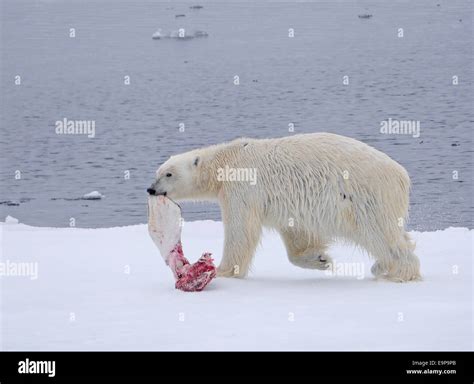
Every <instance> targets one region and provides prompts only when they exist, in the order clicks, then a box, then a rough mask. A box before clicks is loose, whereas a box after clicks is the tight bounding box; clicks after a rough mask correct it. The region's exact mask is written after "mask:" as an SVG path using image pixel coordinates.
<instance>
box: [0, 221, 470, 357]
mask: <svg viewBox="0 0 474 384" xmlns="http://www.w3.org/2000/svg"><path fill="white" fill-rule="evenodd" d="M412 235H413V237H414V238H415V239H416V241H417V254H418V255H419V256H420V259H421V262H422V272H423V275H424V281H423V282H419V283H408V284H399V283H391V282H386V281H374V280H373V278H372V276H371V275H370V266H371V262H370V260H369V259H368V257H367V256H365V255H364V254H363V253H362V252H361V251H360V250H358V249H355V248H354V247H350V246H346V245H336V246H334V247H332V249H331V250H330V254H332V256H333V258H334V260H335V262H337V263H339V265H342V266H344V265H346V266H347V265H358V266H359V269H352V271H353V272H355V273H352V274H351V273H350V272H351V268H346V270H345V271H346V273H341V271H342V272H344V268H341V269H338V273H334V274H333V275H329V274H327V273H325V272H322V271H314V270H303V269H300V268H297V267H295V266H293V265H291V264H290V263H289V262H288V261H287V259H286V255H285V251H284V247H283V245H282V243H281V241H280V240H279V238H278V235H277V234H276V233H274V232H265V237H264V239H263V241H262V244H261V246H260V248H259V249H258V252H257V255H256V258H255V262H254V266H253V272H252V273H251V275H250V276H249V277H248V278H247V279H243V280H242V279H224V278H216V279H215V280H213V281H212V282H211V284H210V285H209V286H208V287H206V289H205V290H204V291H202V292H182V291H179V290H176V289H174V278H173V275H172V273H171V272H170V270H169V268H168V267H167V266H166V265H165V263H164V262H163V259H162V258H161V256H160V254H159V252H158V250H157V248H156V247H155V245H154V244H153V242H152V240H151V239H150V238H149V236H148V232H147V227H146V226H145V225H137V226H129V227H119V228H107V229H78V228H39V227H30V226H27V225H24V224H14V225H11V224H9V225H6V224H4V223H0V242H1V247H0V249H1V251H2V255H1V256H2V257H1V261H2V263H7V262H8V263H9V265H12V263H24V264H25V263H30V264H32V265H33V264H34V265H37V278H35V279H33V278H29V277H27V276H20V275H18V276H11V275H8V274H4V275H3V276H1V277H0V279H1V280H0V281H1V284H2V287H1V299H2V311H1V314H2V318H1V320H2V324H1V326H2V330H3V335H2V336H3V338H2V340H1V348H2V349H5V350H472V346H473V344H472V340H473V333H472V331H473V330H472V303H473V301H472V244H473V230H468V229H466V228H448V229H445V230H443V231H436V232H424V233H420V232H412ZM182 239H183V247H184V255H185V256H186V257H187V258H188V259H189V260H190V261H191V262H193V261H195V260H196V259H197V258H198V257H199V256H200V255H201V254H202V252H204V251H211V252H213V253H214V256H215V258H216V262H218V261H219V259H220V255H221V249H222V243H223V227H222V223H220V222H213V221H198V222H190V223H186V224H185V226H184V228H183V236H182ZM361 263H362V264H361ZM360 268H363V269H360ZM25 270H27V269H25ZM361 271H362V272H363V273H362V274H361V273H360V272H361Z"/></svg>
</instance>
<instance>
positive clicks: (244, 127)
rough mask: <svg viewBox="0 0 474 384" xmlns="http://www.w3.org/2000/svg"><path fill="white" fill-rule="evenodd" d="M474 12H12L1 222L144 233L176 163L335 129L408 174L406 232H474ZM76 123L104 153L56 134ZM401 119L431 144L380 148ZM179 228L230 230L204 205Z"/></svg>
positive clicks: (244, 5) (402, 141)
mask: <svg viewBox="0 0 474 384" xmlns="http://www.w3.org/2000/svg"><path fill="white" fill-rule="evenodd" d="M472 4H473V3H472V1H452V0H449V1H447V0H435V1H428V0H423V1H375V0H374V1H320V2H314V1H313V2H299V3H297V2H270V1H266V2H263V1H256V2H248V1H246V2H244V1H240V2H223V1H221V2H197V3H189V2H178V1H174V2H158V1H141V0H138V1H132V0H127V1H123V0H122V1H107V0H93V1H90V0H86V1H84V0H81V1H79V0H59V1H51V0H50V1H32V0H31V1H25V0H20V1H18V0H14V1H13V0H3V1H1V13H0V24H1V30H0V43H1V44H0V46H1V52H0V53H1V61H0V65H1V66H0V76H1V77H0V81H1V95H2V97H1V120H0V122H1V137H0V165H1V167H0V219H1V220H3V218H4V217H6V216H7V215H10V216H13V217H15V218H18V219H19V220H20V222H23V223H26V224H30V225H35V226H54V227H67V226H70V225H71V223H73V224H74V225H75V226H77V227H91V228H96V227H112V226H123V225H130V224H137V223H144V222H146V220H147V218H146V197H147V196H146V192H145V190H146V188H147V187H148V186H149V185H150V184H151V182H152V180H153V177H154V173H155V170H156V169H157V168H158V166H159V165H160V164H161V163H163V162H164V161H165V160H166V159H167V158H168V157H169V156H170V155H173V154H177V153H180V152H183V151H186V150H189V149H192V148H196V147H201V146H206V145H209V144H215V143H219V142H223V141H227V140H231V139H234V138H237V137H242V136H246V137H255V138H268V137H281V136H286V135H293V134H296V133H307V132H323V131H326V132H333V133H338V134H341V135H347V136H351V137H353V138H356V139H359V140H362V141H364V142H366V143H367V144H370V145H372V146H374V147H376V148H377V149H379V150H381V151H383V152H386V153H387V154H388V155H389V156H391V157H392V158H393V159H395V160H396V161H398V162H399V163H401V164H402V165H403V166H404V167H406V169H407V170H408V172H409V174H410V176H411V179H412V194H411V205H410V221H409V223H408V226H409V228H410V229H416V230H436V229H444V228H446V227H450V226H457V227H469V228H473V224H472V218H473V213H474V206H473V146H472V138H473V129H474V128H473V127H474V124H473V123H474V117H473V112H472V107H473V89H474V87H473V70H472V64H473V38H472V36H473V31H472V28H473V27H472V25H473V24H472V22H473V20H472V14H473V13H472V11H473V5H472ZM193 5H202V6H203V8H200V9H191V8H190V6H193ZM177 15H185V16H178V17H177ZM362 15H370V16H365V17H364V16H363V17H359V16H362ZM159 29H160V30H161V31H160V35H161V36H162V37H163V38H161V39H152V35H153V33H155V32H157V31H158V30H159ZM180 29H182V30H183V31H184V33H185V36H194V33H195V32H196V31H203V32H205V33H207V34H208V35H207V37H205V36H202V34H201V36H198V37H196V38H190V39H187V38H186V39H180V38H177V37H176V36H177V35H179V30H180ZM289 35H291V36H293V37H290V36H289ZM166 36H170V38H165V37H166ZM235 76H238V81H239V84H238V85H236V84H235V82H236V77H235ZM345 76H347V77H345ZM64 119H67V120H68V121H69V120H70V121H76V120H77V121H90V122H93V123H94V124H95V132H94V135H93V136H94V137H88V136H87V135H84V134H58V133H57V129H56V128H57V122H60V121H63V120H64ZM388 119H392V120H396V121H411V122H418V123H419V127H420V132H419V136H418V135H417V134H396V133H391V134H385V133H381V124H383V123H382V122H383V121H387V120H388ZM183 124H184V130H183V129H182V128H183ZM289 124H293V125H291V127H293V126H294V129H293V131H294V132H290V128H289V127H290V125H289ZM180 127H181V129H180ZM414 136H416V137H414ZM92 191H98V192H99V193H100V194H102V195H103V198H102V199H100V200H83V199H81V197H82V196H83V195H84V194H87V193H89V192H92ZM183 215H184V218H185V219H186V220H198V219H219V218H220V214H219V209H218V207H217V206H216V205H211V204H207V203H206V204H204V203H195V204H190V203H188V204H184V205H183ZM72 219H73V220H72Z"/></svg>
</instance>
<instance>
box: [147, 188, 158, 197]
mask: <svg viewBox="0 0 474 384" xmlns="http://www.w3.org/2000/svg"><path fill="white" fill-rule="evenodd" d="M146 191H147V192H148V193H149V194H150V195H152V196H154V195H155V193H156V191H155V190H154V189H153V188H148V189H147V190H146Z"/></svg>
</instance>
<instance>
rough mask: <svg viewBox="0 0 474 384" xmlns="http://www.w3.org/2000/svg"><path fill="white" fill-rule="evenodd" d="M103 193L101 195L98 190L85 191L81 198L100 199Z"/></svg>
mask: <svg viewBox="0 0 474 384" xmlns="http://www.w3.org/2000/svg"><path fill="white" fill-rule="evenodd" d="M103 197H105V196H104V195H102V194H101V193H100V192H97V191H92V192H90V193H86V194H85V195H84V196H82V200H100V199H102V198H103Z"/></svg>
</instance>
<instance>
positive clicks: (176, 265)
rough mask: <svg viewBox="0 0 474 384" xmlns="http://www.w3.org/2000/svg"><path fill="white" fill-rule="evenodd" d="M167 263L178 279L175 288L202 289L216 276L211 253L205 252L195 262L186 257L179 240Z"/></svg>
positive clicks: (185, 289)
mask: <svg viewBox="0 0 474 384" xmlns="http://www.w3.org/2000/svg"><path fill="white" fill-rule="evenodd" d="M167 264H168V265H169V266H170V268H171V270H172V271H173V274H174V277H175V279H176V284H175V288H176V289H180V290H182V291H186V292H195V291H202V290H203V289H204V288H205V287H206V285H207V284H209V283H210V282H211V280H212V279H213V278H214V277H215V276H216V267H215V266H214V263H213V260H212V258H211V254H210V253H208V252H206V253H203V255H202V256H201V258H200V259H199V260H198V261H196V262H195V263H194V264H190V263H189V261H188V260H187V259H186V258H185V257H184V254H183V247H182V245H181V242H178V243H177V244H176V246H175V247H174V248H173V250H172V251H171V252H170V254H169V255H168V258H167Z"/></svg>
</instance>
